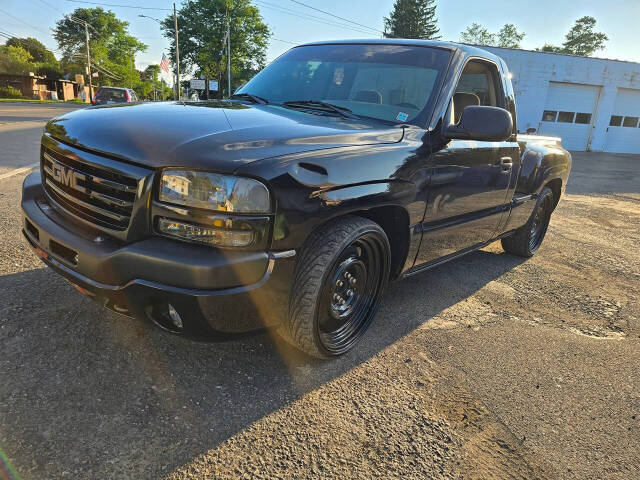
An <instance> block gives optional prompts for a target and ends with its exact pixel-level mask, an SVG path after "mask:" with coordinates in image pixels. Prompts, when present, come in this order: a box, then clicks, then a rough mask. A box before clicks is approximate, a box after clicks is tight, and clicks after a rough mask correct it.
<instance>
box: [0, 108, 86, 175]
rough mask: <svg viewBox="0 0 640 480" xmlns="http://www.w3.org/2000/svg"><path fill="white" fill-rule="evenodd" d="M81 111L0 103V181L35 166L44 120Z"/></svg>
mask: <svg viewBox="0 0 640 480" xmlns="http://www.w3.org/2000/svg"><path fill="white" fill-rule="evenodd" d="M81 107H82V106H81V105H76V104H73V103H26V102H15V103H13V102H0V145H2V148H1V149H0V177H2V176H3V175H5V174H7V173H10V172H11V171H12V170H14V169H18V168H23V167H27V166H29V165H32V164H33V163H34V162H37V161H38V153H39V151H40V135H41V134H42V127H44V125H45V123H46V122H47V120H49V119H51V118H53V117H57V116H58V115H62V114H64V113H66V112H70V111H72V110H76V109H78V108H81Z"/></svg>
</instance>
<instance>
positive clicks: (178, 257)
mask: <svg viewBox="0 0 640 480" xmlns="http://www.w3.org/2000/svg"><path fill="white" fill-rule="evenodd" d="M22 212H23V215H24V223H23V234H24V236H25V238H26V239H27V241H28V243H29V244H30V245H31V247H32V248H33V249H34V250H35V251H36V253H37V254H38V255H39V256H40V258H41V259H42V260H43V261H44V263H45V264H46V265H47V266H49V267H50V268H51V269H52V270H54V271H55V272H57V273H58V274H60V275H62V276H63V277H65V278H66V279H67V280H69V281H70V282H71V283H73V284H74V285H75V286H76V287H77V288H78V287H79V288H78V290H80V291H81V292H82V293H85V294H86V295H88V296H90V297H92V298H94V299H96V300H98V301H100V302H101V303H103V304H104V305H105V306H106V307H108V308H111V309H112V310H114V311H116V312H118V313H121V314H124V315H128V316H131V317H137V318H145V319H150V320H152V321H153V322H155V323H156V324H158V325H159V326H161V327H162V328H165V329H167V330H170V331H174V332H179V333H182V334H185V335H188V336H191V337H203V336H210V335H212V334H219V333H241V332H248V331H251V330H255V329H259V328H263V327H270V326H274V325H277V324H278V323H279V322H280V321H281V320H282V319H283V318H284V315H286V308H287V306H288V296H289V286H290V278H291V274H292V271H293V263H294V262H293V258H292V256H293V255H294V254H295V251H289V252H250V251H243V252H233V251H229V250H218V249H212V248H210V247H206V246H199V245H193V244H187V243H184V242H180V241H177V240H172V239H168V238H162V237H150V238H147V239H144V240H141V241H138V242H135V243H131V244H121V243H118V242H116V241H114V240H112V239H110V238H108V237H106V236H101V235H100V233H99V232H96V231H90V230H87V229H86V228H84V227H82V226H80V225H77V224H75V223H74V222H73V221H71V220H69V219H68V218H67V217H66V216H65V215H64V214H63V213H60V212H58V211H57V210H56V208H55V205H52V204H50V203H49V202H48V200H47V198H46V196H45V193H44V191H43V188H42V184H41V177H40V173H39V172H35V173H32V174H31V175H29V176H27V178H26V179H25V181H24V185H23V191H22ZM169 304H170V305H171V306H173V308H174V309H175V310H176V311H177V312H178V314H179V315H180V317H181V319H182V323H183V326H182V328H177V327H176V326H175V322H172V321H171V319H170V316H169V315H168V305H169Z"/></svg>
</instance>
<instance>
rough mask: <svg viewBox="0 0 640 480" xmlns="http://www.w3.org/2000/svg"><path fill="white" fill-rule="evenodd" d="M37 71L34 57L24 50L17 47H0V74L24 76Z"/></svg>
mask: <svg viewBox="0 0 640 480" xmlns="http://www.w3.org/2000/svg"><path fill="white" fill-rule="evenodd" d="M35 69H36V64H35V63H33V57H32V56H31V54H30V53H29V52H28V51H27V50H25V49H24V48H22V47H19V46H16V45H5V46H2V47H0V73H10V74H13V75H22V74H26V73H29V72H34V71H35Z"/></svg>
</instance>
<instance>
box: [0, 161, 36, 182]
mask: <svg viewBox="0 0 640 480" xmlns="http://www.w3.org/2000/svg"><path fill="white" fill-rule="evenodd" d="M38 165H40V164H39V163H32V164H31V165H29V166H27V167H23V168H18V169H17V170H12V171H10V172H9V173H5V174H4V175H0V180H4V179H5V178H9V177H13V176H14V175H19V174H20V173H23V172H28V171H29V170H32V169H34V168H36V167H37V166H38Z"/></svg>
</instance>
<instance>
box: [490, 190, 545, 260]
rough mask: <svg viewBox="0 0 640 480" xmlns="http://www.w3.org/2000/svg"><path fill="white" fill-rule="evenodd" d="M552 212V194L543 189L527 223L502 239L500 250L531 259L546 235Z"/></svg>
mask: <svg viewBox="0 0 640 480" xmlns="http://www.w3.org/2000/svg"><path fill="white" fill-rule="evenodd" d="M552 211H553V192H552V191H551V189H550V188H548V187H544V188H543V189H542V192H540V196H539V197H538V201H537V202H536V206H535V208H534V210H533V213H532V214H531V218H529V221H528V222H527V223H526V224H525V225H523V226H522V227H520V228H519V229H517V230H516V231H515V232H514V233H513V234H512V235H510V236H508V237H506V238H503V239H502V248H504V249H505V251H507V252H509V253H512V254H514V255H518V256H520V257H532V256H533V255H534V254H535V253H536V252H537V251H538V248H540V245H541V244H542V240H543V239H544V236H545V234H546V233H547V228H548V227H549V220H550V219H551V212H552Z"/></svg>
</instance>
